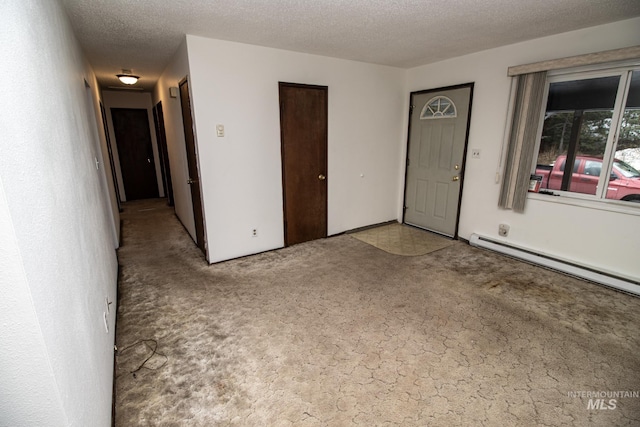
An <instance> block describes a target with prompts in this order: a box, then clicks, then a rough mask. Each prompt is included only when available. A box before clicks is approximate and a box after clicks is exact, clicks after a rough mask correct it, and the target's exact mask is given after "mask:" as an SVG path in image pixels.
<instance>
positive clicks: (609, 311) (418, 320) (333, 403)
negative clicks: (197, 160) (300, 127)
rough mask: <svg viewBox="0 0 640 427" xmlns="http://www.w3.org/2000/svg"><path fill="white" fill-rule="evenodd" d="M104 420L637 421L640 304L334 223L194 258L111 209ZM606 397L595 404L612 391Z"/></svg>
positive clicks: (463, 251)
mask: <svg viewBox="0 0 640 427" xmlns="http://www.w3.org/2000/svg"><path fill="white" fill-rule="evenodd" d="M122 219H123V244H122V247H121V249H120V250H119V254H118V258H119V263H120V266H121V267H120V268H121V277H120V283H119V306H118V311H117V322H118V323H117V335H116V342H117V346H118V349H119V351H118V354H117V357H116V377H117V378H116V403H115V404H116V426H119V427H120V426H122V427H125V426H187V425H188V426H242V427H245V426H353V425H363V426H424V425H429V426H453V425H491V426H494V425H523V426H524V425H527V426H529V425H541V424H545V425H637V423H638V422H640V398H630V397H627V398H619V399H617V403H616V408H615V410H593V409H588V408H587V405H588V403H589V399H588V398H585V397H579V396H576V395H575V394H573V395H572V394H571V393H574V392H576V391H585V392H586V391H589V392H592V391H636V392H637V390H638V384H640V339H639V338H640V336H639V332H638V328H639V326H640V299H639V298H635V297H631V296H628V295H625V294H622V293H619V292H614V291H611V290H608V289H605V288H603V287H599V286H596V285H593V284H590V283H587V282H584V281H581V280H577V279H574V278H571V277H567V276H565V275H561V274H556V273H554V272H551V271H548V270H545V269H541V268H539V267H535V266H531V265H528V264H524V263H522V262H519V261H516V260H513V259H509V258H505V257H503V256H500V255H497V254H494V253H491V252H488V251H484V250H479V249H476V248H472V247H470V246H468V245H467V244H465V243H463V242H455V244H454V245H452V246H450V247H447V248H444V249H441V250H438V251H435V252H432V253H430V254H427V255H422V256H413V257H403V256H398V255H393V254H389V253H386V252H384V251H381V250H378V249H376V248H374V247H372V246H369V245H367V244H366V243H363V242H361V241H358V240H356V239H354V238H352V237H350V236H349V235H340V236H336V237H332V238H328V239H323V240H317V241H313V242H309V243H304V244H300V245H297V246H293V247H289V248H285V249H280V250H276V251H272V252H267V253H263V254H260V255H255V256H251V257H246V258H241V259H236V260H232V261H228V262H225V263H221V264H214V265H211V266H209V265H207V264H206V262H205V260H204V258H203V256H202V254H201V252H200V251H199V250H198V248H197V247H196V246H195V244H194V243H193V241H192V240H191V239H190V238H189V236H188V235H187V233H186V232H185V231H184V229H183V227H182V225H181V224H180V223H179V222H178V221H177V219H176V218H175V215H174V214H173V211H172V209H171V208H169V207H167V206H166V205H165V201H164V200H162V199H159V200H144V201H137V202H129V203H126V204H125V205H124V212H123V213H122ZM607 401H608V399H607Z"/></svg>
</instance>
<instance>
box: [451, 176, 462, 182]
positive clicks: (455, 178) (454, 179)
mask: <svg viewBox="0 0 640 427" xmlns="http://www.w3.org/2000/svg"><path fill="white" fill-rule="evenodd" d="M451 181H460V177H459V176H458V175H456V176H454V177H453V179H452V180H451Z"/></svg>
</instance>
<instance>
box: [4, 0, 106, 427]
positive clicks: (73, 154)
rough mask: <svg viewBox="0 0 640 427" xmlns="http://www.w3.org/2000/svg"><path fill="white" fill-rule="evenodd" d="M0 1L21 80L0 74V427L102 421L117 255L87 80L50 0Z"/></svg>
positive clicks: (7, 55)
mask: <svg viewBox="0 0 640 427" xmlns="http://www.w3.org/2000/svg"><path fill="white" fill-rule="evenodd" d="M0 8H1V10H2V15H3V17H4V22H3V24H2V26H0V57H2V60H3V65H4V66H5V68H6V69H8V70H12V72H13V73H15V74H16V75H19V76H21V78H22V79H24V80H22V81H21V82H15V81H12V80H11V79H2V80H0V89H1V91H2V97H0V132H1V137H0V152H1V153H2V155H1V156H0V260H1V261H0V267H1V269H2V270H1V271H2V273H1V274H0V325H2V326H1V328H2V333H1V336H2V339H1V342H2V345H1V346H0V375H1V380H0V425H3V426H4V425H7V426H8V425H10V426H33V425H47V426H68V425H73V426H88V425H92V426H108V425H110V420H111V395H112V374H113V343H114V330H113V325H114V322H115V310H111V312H110V313H109V315H108V321H109V322H110V325H111V329H110V331H109V332H108V333H107V332H105V327H104V324H103V312H104V311H105V297H108V298H109V299H110V300H111V301H115V299H116V280H117V261H116V256H115V251H114V231H113V220H114V217H113V213H112V209H111V206H110V203H109V197H108V195H107V194H105V193H104V179H105V178H104V172H103V170H102V169H98V170H97V169H96V165H95V159H96V158H98V159H99V158H100V157H101V156H100V150H101V147H100V145H99V143H98V142H97V141H96V140H95V138H96V135H97V134H99V132H98V131H97V130H96V128H95V121H91V120H90V117H91V114H92V113H93V115H94V116H96V112H95V111H90V112H88V111H87V107H88V102H87V101H88V100H87V90H86V89H85V85H84V81H85V80H86V81H87V82H88V83H89V84H90V85H91V86H92V92H94V93H95V88H96V81H95V77H94V75H93V73H92V71H91V70H90V69H89V68H87V67H86V66H85V61H84V59H83V57H82V53H81V50H80V48H79V46H78V43H77V41H76V39H75V37H74V35H73V33H72V32H71V29H70V26H69V23H68V20H67V17H66V15H65V14H64V12H63V11H62V9H61V7H60V5H59V4H58V2H52V1H49V0H8V1H5V2H3V3H2V6H1V7H0ZM25 82H26V83H25ZM101 141H102V138H101ZM101 166H103V165H101ZM112 307H114V305H112Z"/></svg>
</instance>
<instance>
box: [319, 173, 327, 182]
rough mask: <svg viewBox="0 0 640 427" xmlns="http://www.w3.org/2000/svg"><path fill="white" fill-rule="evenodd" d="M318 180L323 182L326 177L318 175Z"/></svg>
mask: <svg viewBox="0 0 640 427" xmlns="http://www.w3.org/2000/svg"><path fill="white" fill-rule="evenodd" d="M318 179H319V180H320V181H324V180H325V179H327V177H326V176H324V175H322V174H320V175H318Z"/></svg>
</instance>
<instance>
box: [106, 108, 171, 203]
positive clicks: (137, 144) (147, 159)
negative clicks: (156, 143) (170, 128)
mask: <svg viewBox="0 0 640 427" xmlns="http://www.w3.org/2000/svg"><path fill="white" fill-rule="evenodd" d="M111 118H112V119H113V130H114V132H115V137H116V145H117V147H118V158H119V159H120V171H121V172H122V182H123V184H124V193H125V194H124V196H125V198H126V199H127V200H137V199H150V198H154V197H158V195H159V194H158V181H157V180H156V165H155V162H154V160H153V148H152V146H151V131H150V130H149V118H148V116H147V110H146V109H138V108H112V109H111Z"/></svg>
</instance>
